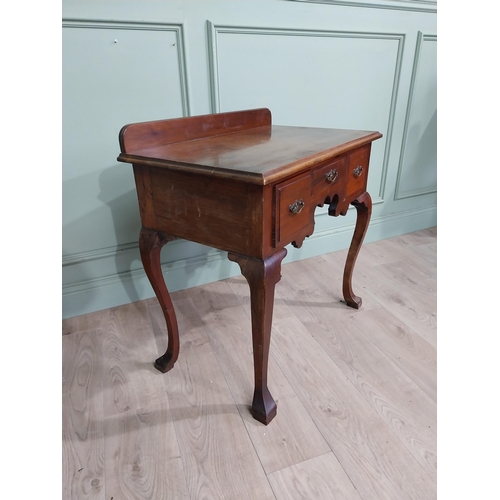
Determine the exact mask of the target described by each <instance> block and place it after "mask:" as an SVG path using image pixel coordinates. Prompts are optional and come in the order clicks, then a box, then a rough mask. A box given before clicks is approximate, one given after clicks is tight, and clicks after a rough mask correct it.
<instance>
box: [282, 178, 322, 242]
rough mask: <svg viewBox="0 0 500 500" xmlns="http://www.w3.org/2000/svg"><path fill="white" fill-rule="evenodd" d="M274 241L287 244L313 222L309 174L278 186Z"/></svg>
mask: <svg viewBox="0 0 500 500" xmlns="http://www.w3.org/2000/svg"><path fill="white" fill-rule="evenodd" d="M275 189H276V191H275V196H276V197H275V200H276V201H275V217H274V240H275V244H276V245H278V244H287V243H290V242H291V241H292V240H293V236H294V235H295V234H296V233H297V232H299V231H300V230H301V229H303V228H304V227H305V226H307V225H309V224H310V222H311V209H313V208H314V207H313V203H311V200H310V193H311V176H310V174H309V172H308V173H307V174H304V175H300V176H298V177H294V178H292V179H289V180H287V181H283V182H281V183H280V184H278V185H277V186H276V188H275Z"/></svg>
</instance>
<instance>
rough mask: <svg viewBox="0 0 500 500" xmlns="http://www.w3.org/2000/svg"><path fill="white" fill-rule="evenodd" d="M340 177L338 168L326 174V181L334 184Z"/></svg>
mask: <svg viewBox="0 0 500 500" xmlns="http://www.w3.org/2000/svg"><path fill="white" fill-rule="evenodd" d="M338 176H339V172H338V170H337V169H336V168H334V169H332V170H330V171H329V172H327V174H326V176H325V177H326V180H327V181H328V182H334V181H335V179H336V178H337V177H338Z"/></svg>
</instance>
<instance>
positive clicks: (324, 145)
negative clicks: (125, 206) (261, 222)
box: [119, 125, 382, 185]
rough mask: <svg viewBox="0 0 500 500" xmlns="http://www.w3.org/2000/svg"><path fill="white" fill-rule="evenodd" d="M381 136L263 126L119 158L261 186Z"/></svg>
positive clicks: (124, 155) (164, 146)
mask: <svg viewBox="0 0 500 500" xmlns="http://www.w3.org/2000/svg"><path fill="white" fill-rule="evenodd" d="M380 137H382V134H380V133H379V132H370V131H364V130H344V129H328V128H312V127H291V126H280V125H264V126H260V127H256V128H250V129H247V130H242V131H236V132H232V133H226V134H219V135H215V136H211V137H205V138H199V139H192V140H187V141H181V142H176V143H173V144H166V145H160V146H154V147H150V148H147V149H136V150H132V151H128V152H127V153H122V154H121V155H120V156H119V159H120V161H124V162H127V163H140V164H147V165H152V166H160V167H161V166H163V167H168V168H170V169H173V170H184V171H185V170H191V171H195V172H196V171H198V172H199V171H203V172H204V173H205V175H206V173H207V171H209V172H210V175H213V176H215V177H225V178H235V179H240V180H242V181H244V182H247V183H252V184H261V185H266V184H269V183H271V182H276V181H279V180H280V179H284V178H286V177H288V176H290V175H293V174H294V173H296V172H299V171H300V170H302V169H304V168H307V167H310V166H313V165H315V164H317V163H320V162H322V161H325V160H328V159H329V158H332V157H334V156H337V155H339V154H342V153H344V152H346V151H349V150H351V149H353V148H355V147H358V146H362V145H364V144H367V143H369V142H371V141H374V140H375V139H378V138H380Z"/></svg>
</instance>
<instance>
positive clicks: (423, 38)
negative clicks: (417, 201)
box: [394, 31, 437, 201]
mask: <svg viewBox="0 0 500 500" xmlns="http://www.w3.org/2000/svg"><path fill="white" fill-rule="evenodd" d="M425 42H430V43H436V42H437V36H436V35H429V34H427V35H426V34H424V33H422V32H421V31H419V32H418V34H417V42H416V46H415V55H414V59H413V69H412V74H411V80H410V91H409V94H408V104H407V106H406V116H405V123H404V128H403V140H402V146H401V153H400V156H399V162H398V170H397V177H396V188H395V191H394V200H395V201H397V200H402V199H405V198H412V197H414V196H422V195H427V194H433V193H436V192H437V186H436V185H433V186H428V187H427V188H417V189H412V190H407V191H404V190H403V189H402V178H403V175H404V165H405V158H406V156H405V155H406V150H407V144H408V141H409V140H410V134H409V130H410V123H411V120H412V116H413V115H412V109H413V105H414V100H415V95H416V92H415V90H416V86H417V79H418V74H419V66H420V64H421V62H422V46H423V44H424V43H425Z"/></svg>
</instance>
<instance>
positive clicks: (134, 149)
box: [118, 109, 382, 425]
mask: <svg viewBox="0 0 500 500" xmlns="http://www.w3.org/2000/svg"><path fill="white" fill-rule="evenodd" d="M380 137H382V134H380V133H379V132H367V131H361V130H338V129H324V128H305V127H289V126H276V125H272V123H271V112H270V111H269V110H268V109H253V110H246V111H236V112H230V113H217V114H210V115H204V116H193V117H187V118H176V119H169V120H160V121H152V122H143V123H134V124H131V125H126V126H124V127H123V128H122V130H121V131H120V136H119V141H120V149H121V154H120V155H119V156H118V161H121V162H126V163H131V164H132V165H133V170H134V177H135V183H136V188H137V196H138V200H139V209H140V215H141V222H142V229H141V232H140V236H139V247H140V253H141V259H142V263H143V266H144V269H145V271H146V274H147V276H148V278H149V281H150V282H151V285H152V287H153V290H154V292H155V294H156V297H157V298H158V301H159V303H160V306H161V308H162V310H163V313H164V316H165V320H166V323H167V330H168V347H167V350H166V352H165V354H164V355H163V356H161V357H159V358H158V359H157V360H156V361H155V367H156V368H157V369H158V370H160V371H161V372H164V373H165V372H167V371H168V370H170V369H172V367H173V366H174V363H175V362H176V360H177V358H178V355H179V332H178V327H177V320H176V317H175V311H174V308H173V305H172V301H171V298H170V295H169V293H168V290H167V287H166V285H165V281H164V279H163V275H162V271H161V266H160V252H161V249H162V247H163V246H164V245H165V244H166V243H167V242H169V241H171V240H173V239H176V238H182V239H186V240H189V241H194V242H197V243H201V244H203V245H208V246H211V247H215V248H218V249H220V250H223V251H227V252H228V258H229V259H230V260H231V261H234V262H237V263H238V264H239V266H240V268H241V272H242V274H243V276H245V278H246V279H247V281H248V284H249V286H250V301H251V318H252V339H253V358H254V372H255V390H254V397H253V402H252V407H251V412H252V415H253V417H254V418H255V419H257V420H258V421H260V422H262V423H263V424H266V425H267V424H269V422H270V421H271V420H272V419H273V418H274V417H275V416H276V402H275V401H274V399H273V397H272V396H271V393H270V392H269V389H268V386H267V367H268V359H269V345H270V340H271V325H272V314H273V304H274V288H275V285H276V283H277V282H278V281H279V280H280V278H281V261H282V260H283V258H284V257H285V255H286V253H287V250H286V248H285V246H286V245H288V244H289V243H292V244H293V245H294V246H295V247H300V246H301V245H302V243H303V241H304V238H306V237H307V236H310V235H311V234H312V233H313V231H314V211H315V208H316V206H323V205H324V204H325V203H327V204H328V205H329V208H328V213H329V215H333V216H338V215H345V214H346V212H347V209H348V207H349V204H352V205H354V206H355V207H356V210H357V220H356V227H355V230H354V236H353V239H352V242H351V246H350V248H349V252H348V256H347V261H346V265H345V269H344V276H343V284H342V288H343V295H344V299H345V301H346V303H347V305H348V306H350V307H354V308H359V307H360V305H361V299H360V298H359V297H357V296H356V295H355V294H354V293H353V291H352V285H351V282H352V273H353V268H354V264H355V261H356V258H357V255H358V252H359V250H360V247H361V244H362V242H363V239H364V236H365V234H366V230H367V228H368V223H369V220H370V215H371V208H372V202H371V198H370V195H369V194H368V192H367V191H366V183H367V178H368V165H369V159H370V150H371V143H372V141H374V140H376V139H379V138H380Z"/></svg>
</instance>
